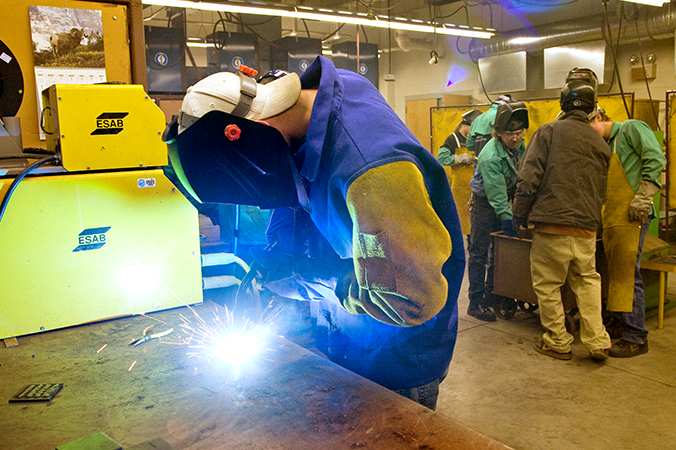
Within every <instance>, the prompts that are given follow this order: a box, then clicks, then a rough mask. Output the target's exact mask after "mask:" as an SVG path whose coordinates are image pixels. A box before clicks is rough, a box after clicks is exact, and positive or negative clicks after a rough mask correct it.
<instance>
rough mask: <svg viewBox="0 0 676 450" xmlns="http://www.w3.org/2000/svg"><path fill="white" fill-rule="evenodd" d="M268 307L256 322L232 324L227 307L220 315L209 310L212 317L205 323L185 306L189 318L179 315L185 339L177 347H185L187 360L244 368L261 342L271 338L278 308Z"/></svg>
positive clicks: (248, 320) (234, 319)
mask: <svg viewBox="0 0 676 450" xmlns="http://www.w3.org/2000/svg"><path fill="white" fill-rule="evenodd" d="M271 304H272V302H271V303H270V304H268V307H267V308H266V309H265V311H263V314H261V318H260V319H259V320H256V321H253V320H250V319H247V318H242V319H241V320H236V318H235V316H234V313H233V311H234V310H232V311H231V310H229V309H228V308H227V307H225V308H224V312H222V313H221V312H219V311H218V308H216V310H212V311H211V312H212V316H211V317H208V320H207V319H205V318H203V317H202V316H201V315H200V314H199V313H198V312H197V311H196V310H195V309H194V308H192V307H190V306H188V305H186V306H187V307H188V309H190V311H191V312H192V313H193V317H191V318H188V317H186V316H184V315H183V314H181V315H180V318H181V321H182V324H181V329H182V330H183V333H185V335H186V336H187V337H186V338H183V339H182V341H181V342H179V344H182V345H187V346H188V348H189V349H190V351H189V352H188V356H192V357H202V358H207V359H210V360H211V359H213V360H218V361H221V362H223V363H225V364H231V365H242V364H246V363H247V362H249V361H251V360H252V359H253V358H255V357H256V355H258V354H259V353H260V352H261V350H263V348H264V343H265V340H266V338H267V336H269V335H270V334H271V331H272V328H273V327H272V324H273V322H274V320H275V316H276V315H277V313H278V311H279V308H272V306H271ZM266 313H267V314H266Z"/></svg>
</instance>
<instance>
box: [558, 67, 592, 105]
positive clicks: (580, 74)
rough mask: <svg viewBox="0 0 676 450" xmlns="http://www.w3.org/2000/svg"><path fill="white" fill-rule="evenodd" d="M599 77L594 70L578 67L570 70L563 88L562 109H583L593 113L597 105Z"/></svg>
mask: <svg viewBox="0 0 676 450" xmlns="http://www.w3.org/2000/svg"><path fill="white" fill-rule="evenodd" d="M597 96H598V78H597V77H596V74H595V73H594V71H593V70H591V69H587V68H584V67H576V68H575V69H573V70H571V71H570V72H568V76H567V77H566V83H565V84H564V85H563V88H562V89H561V101H560V103H561V109H562V110H564V111H570V110H573V109H581V110H583V111H585V112H586V113H591V112H593V111H594V108H595V107H596V101H597Z"/></svg>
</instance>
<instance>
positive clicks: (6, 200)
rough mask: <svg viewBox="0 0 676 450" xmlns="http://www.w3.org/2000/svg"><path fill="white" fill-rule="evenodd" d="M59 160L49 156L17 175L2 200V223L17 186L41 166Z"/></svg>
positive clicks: (0, 213) (0, 208) (0, 218)
mask: <svg viewBox="0 0 676 450" xmlns="http://www.w3.org/2000/svg"><path fill="white" fill-rule="evenodd" d="M58 159H59V158H58V156H47V157H46V158H42V159H40V160H38V161H35V162H34V163H32V164H31V165H30V166H28V167H26V168H25V169H24V170H23V171H22V172H21V173H20V174H19V175H17V177H16V178H15V179H14V181H12V184H10V185H9V189H7V194H5V198H3V199H2V203H1V204H0V222H2V217H3V216H4V215H5V209H7V203H9V198H10V197H11V196H12V193H13V192H14V189H16V187H17V185H18V184H19V182H20V181H21V180H22V179H23V177H25V176H26V175H28V174H29V173H30V172H31V171H33V169H35V168H36V167H40V166H41V165H43V164H46V163H48V162H52V161H57V160H58Z"/></svg>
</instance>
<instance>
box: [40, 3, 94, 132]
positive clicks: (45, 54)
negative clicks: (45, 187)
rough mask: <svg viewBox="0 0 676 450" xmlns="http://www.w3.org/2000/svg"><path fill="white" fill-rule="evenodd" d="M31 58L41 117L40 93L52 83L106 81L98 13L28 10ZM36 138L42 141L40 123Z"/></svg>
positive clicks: (62, 9)
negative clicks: (38, 135)
mask: <svg viewBox="0 0 676 450" xmlns="http://www.w3.org/2000/svg"><path fill="white" fill-rule="evenodd" d="M28 11H29V15H30V23H31V37H32V39H33V59H34V66H35V81H36V86H37V98H38V117H42V109H43V106H42V91H43V89H45V88H47V87H49V86H51V85H53V84H94V83H103V82H105V81H106V63H105V59H104V53H103V25H102V21H101V11H97V10H92V9H75V8H57V7H51V6H34V5H31V6H29V7H28ZM39 132H40V139H43V140H44V139H45V134H44V131H43V130H42V124H40V130H39Z"/></svg>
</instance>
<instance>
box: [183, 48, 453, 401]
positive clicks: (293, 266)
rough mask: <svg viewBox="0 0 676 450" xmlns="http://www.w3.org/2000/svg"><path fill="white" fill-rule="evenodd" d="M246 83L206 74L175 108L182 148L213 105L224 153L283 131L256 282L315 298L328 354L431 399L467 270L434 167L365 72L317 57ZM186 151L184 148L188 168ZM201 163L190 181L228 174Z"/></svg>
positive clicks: (443, 180) (444, 183)
mask: <svg viewBox="0 0 676 450" xmlns="http://www.w3.org/2000/svg"><path fill="white" fill-rule="evenodd" d="M212 77H215V79H216V81H213V82H210V81H207V80H209V79H210V78H212ZM249 84H250V80H247V79H246V77H245V76H243V75H241V74H240V75H239V77H237V76H235V75H234V74H214V75H212V76H210V77H208V78H206V79H205V80H202V81H200V82H199V83H197V84H196V85H195V86H193V87H192V88H191V89H190V90H189V91H188V93H187V95H186V97H185V99H184V102H183V106H182V108H181V117H180V118H179V122H180V123H179V128H181V129H185V131H183V132H182V133H181V135H179V136H178V139H177V140H178V147H179V149H181V146H182V144H181V140H182V139H183V138H185V142H188V141H192V142H193V143H194V142H196V141H198V140H200V139H204V136H205V134H204V133H194V134H193V135H190V132H191V129H192V128H193V127H199V126H200V125H199V124H200V123H201V122H208V121H209V120H211V119H209V117H210V115H213V114H214V113H209V111H212V110H220V111H225V112H226V113H231V114H221V116H219V117H222V118H223V122H221V123H220V126H221V127H220V128H219V129H220V130H221V132H220V133H221V134H223V133H222V132H223V129H224V128H225V134H226V137H227V135H228V134H230V137H228V139H225V138H223V137H222V136H221V137H219V138H218V139H220V140H219V141H218V145H222V146H227V147H228V148H230V149H231V151H240V150H241V151H242V152H244V151H246V145H245V144H246V143H247V139H249V138H251V139H256V136H253V135H257V136H260V135H263V134H265V133H268V132H269V130H270V129H273V131H274V130H276V131H275V133H276V134H278V135H281V136H282V137H283V140H284V141H286V143H287V144H288V147H287V148H286V150H280V152H284V151H286V152H288V153H289V155H292V158H293V161H294V163H295V164H293V165H292V166H293V167H292V168H291V172H292V173H293V174H294V175H293V178H294V182H292V183H291V185H292V186H293V189H294V190H296V191H297V193H298V197H297V201H295V202H294V204H289V205H288V206H289V208H278V209H275V210H274V211H273V214H272V218H271V222H270V225H269V229H268V239H269V245H268V246H267V248H266V251H265V252H264V253H263V254H262V255H261V256H260V257H259V258H258V260H257V261H256V262H255V263H254V264H252V267H254V268H255V269H256V272H257V274H258V275H260V279H261V281H262V283H263V287H264V288H267V289H269V290H271V291H273V292H275V293H278V294H279V295H282V296H284V297H288V298H294V299H299V300H315V301H317V302H318V304H319V307H320V309H321V311H320V313H319V314H318V315H317V327H318V329H317V335H318V342H317V348H318V349H319V350H321V351H322V352H324V353H325V354H326V355H327V356H328V357H329V358H330V359H331V360H332V361H334V362H336V363H337V364H339V365H341V366H343V367H345V368H347V369H349V370H352V371H354V372H356V373H358V374H360V375H362V376H364V377H366V378H368V379H370V380H372V381H374V382H376V383H379V384H381V385H383V386H385V387H387V388H389V389H392V390H394V391H396V392H399V393H401V394H402V395H405V396H407V397H409V398H411V399H413V400H416V401H418V402H419V403H421V404H423V405H425V406H428V407H429V408H432V409H434V408H435V406H436V399H437V395H438V389H439V383H440V382H441V380H443V378H444V377H445V375H446V373H447V370H448V365H449V363H450V361H451V358H452V355H453V348H454V345H455V340H456V334H457V323H458V312H457V297H458V292H459V289H460V285H461V282H462V277H463V270H464V250H463V242H462V235H461V231H460V225H459V221H458V216H457V212H456V210H455V205H454V202H453V199H452V196H451V192H450V187H449V184H448V179H447V177H446V174H445V172H444V169H443V167H442V166H441V165H440V164H439V163H438V162H437V161H436V160H435V158H434V156H433V155H432V154H431V153H430V152H429V151H427V150H426V149H425V148H423V147H422V146H421V145H420V143H419V142H418V141H417V140H416V139H415V137H414V136H413V135H412V134H411V132H410V131H409V130H408V129H407V128H406V126H405V125H404V124H403V122H402V121H401V120H400V119H399V118H398V116H397V115H396V114H395V112H394V111H393V110H392V108H390V107H389V106H388V104H387V102H386V101H385V100H384V99H383V97H382V96H381V95H380V93H379V92H378V90H377V89H375V87H374V86H373V85H372V84H371V83H370V82H369V81H368V80H367V79H366V78H364V77H363V76H360V75H358V74H355V73H352V72H350V71H347V70H341V69H336V68H335V66H334V65H333V63H332V62H331V61H329V60H328V59H326V58H323V57H318V58H317V59H316V60H315V61H314V62H313V63H312V64H311V66H310V67H309V68H308V69H307V70H306V71H305V73H304V74H303V76H302V77H300V80H299V78H298V77H297V76H296V75H295V74H287V75H285V76H281V77H278V78H273V80H272V81H270V82H269V83H267V84H262V83H258V84H257V85H256V86H254V87H253V88H251V86H248V85H249ZM226 92H227V94H226ZM225 97H227V99H226V100H225V101H223V99H224V98H225ZM243 103H249V106H248V107H247V106H246V105H244V106H242V104H243ZM201 116H204V117H203V118H202V119H199V117H201ZM235 116H239V117H235ZM241 118H244V119H241ZM219 120H220V119H219ZM253 121H264V122H265V125H262V124H259V123H255V122H253ZM228 123H230V124H229V125H228ZM222 125H227V126H225V127H223V126H222ZM233 126H236V127H237V129H235V128H232V127H233ZM228 127H230V128H228ZM228 129H230V133H229V132H228ZM273 137H274V136H271V139H270V142H269V145H270V147H273V146H274V145H276V144H274V145H273V142H272V141H273V140H274V139H272V138H273ZM228 140H230V142H228ZM186 145H187V146H189V147H190V144H186ZM238 146H241V147H238ZM198 147H199V148H198ZM203 147H204V145H202V146H199V145H193V146H191V147H190V148H191V149H192V151H194V152H196V153H199V152H201V151H203V150H204V149H203ZM254 150H255V152H266V151H270V150H269V149H268V148H267V146H266V145H261V146H259V147H257V148H255V149H254ZM205 151H207V150H205ZM196 157H198V156H196ZM191 158H193V156H192V155H191V154H189V153H188V152H187V151H184V153H183V154H181V155H180V161H181V162H182V163H183V168H184V169H186V170H187V171H188V172H189V171H190V169H191V167H190V166H191V164H192V162H191ZM206 158H208V156H206ZM252 158H253V156H252ZM212 166H213V164H212ZM205 167H207V166H205ZM210 170H211V168H209V169H205V170H204V171H203V173H201V174H198V173H197V172H196V173H195V174H194V175H193V179H194V180H195V183H200V182H201V179H204V178H205V177H206V178H208V179H209V180H211V181H213V182H214V183H218V178H219V177H220V176H221V175H223V174H224V172H221V173H219V172H218V171H215V172H211V171H210ZM235 170H237V168H235ZM296 170H297V172H296ZM233 172H234V170H231V171H229V174H232V173H233ZM252 176H255V175H252ZM186 178H187V180H190V178H191V176H190V175H189V174H188V173H187V172H186ZM209 183H210V181H208V180H207V181H205V186H207V185H208V184H209ZM264 183H265V181H264V180H263V179H262V178H261V181H260V183H259V184H261V185H263V184H264ZM256 187H257V186H256V183H254V182H250V183H248V184H247V189H248V190H249V191H250V192H253V191H255V190H256V189H254V188H256ZM281 190H282V189H281V188H279V189H278V191H281ZM203 192H205V195H208V192H209V189H208V187H205V188H204V191H203ZM295 194H296V192H294V195H295ZM222 195H223V196H224V197H227V193H225V191H224V193H223V194H222ZM280 195H281V193H280ZM279 204H280V202H277V206H279Z"/></svg>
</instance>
